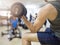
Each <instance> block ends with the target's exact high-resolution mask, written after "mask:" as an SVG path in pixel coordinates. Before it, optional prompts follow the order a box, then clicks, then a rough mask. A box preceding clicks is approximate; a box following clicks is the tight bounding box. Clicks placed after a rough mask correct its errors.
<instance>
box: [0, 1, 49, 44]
mask: <svg viewBox="0 0 60 45" xmlns="http://www.w3.org/2000/svg"><path fill="white" fill-rule="evenodd" d="M15 2H21V3H23V4H24V5H25V7H26V9H27V16H26V17H27V19H28V21H31V23H34V20H35V18H36V15H37V13H38V12H39V10H40V8H41V6H42V5H43V4H44V3H46V2H45V0H0V45H22V42H21V39H13V40H12V41H9V40H8V39H7V36H4V37H1V32H2V31H5V30H9V27H8V26H7V25H6V24H7V22H9V21H7V20H5V19H4V20H3V19H1V18H10V16H11V14H10V8H11V5H12V4H13V3H15ZM31 16H32V19H31ZM20 23H21V24H24V22H23V21H21V22H20ZM3 24H4V25H3ZM49 26H50V24H49V22H48V20H47V24H46V27H49ZM43 27H44V26H43ZM19 28H20V30H21V32H22V36H23V34H24V33H26V32H30V31H29V29H25V27H24V26H23V28H22V27H20V26H19ZM44 29H45V27H44V28H42V31H43V30H44ZM32 45H40V43H39V42H32Z"/></svg>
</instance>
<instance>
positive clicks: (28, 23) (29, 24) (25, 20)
mask: <svg viewBox="0 0 60 45" xmlns="http://www.w3.org/2000/svg"><path fill="white" fill-rule="evenodd" d="M22 19H23V21H24V22H25V24H26V26H27V27H28V28H29V29H30V31H31V32H34V27H33V24H32V23H31V22H29V21H28V20H27V19H26V18H25V16H23V17H22Z"/></svg>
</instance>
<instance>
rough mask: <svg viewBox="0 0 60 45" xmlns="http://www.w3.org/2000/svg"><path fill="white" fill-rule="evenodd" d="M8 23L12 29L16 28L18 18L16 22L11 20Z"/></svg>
mask: <svg viewBox="0 0 60 45" xmlns="http://www.w3.org/2000/svg"><path fill="white" fill-rule="evenodd" d="M10 23H11V24H12V28H16V27H17V24H18V18H17V19H16V20H13V19H11V20H10Z"/></svg>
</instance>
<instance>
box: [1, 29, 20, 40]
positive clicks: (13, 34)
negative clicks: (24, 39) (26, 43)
mask: <svg viewBox="0 0 60 45" xmlns="http://www.w3.org/2000/svg"><path fill="white" fill-rule="evenodd" d="M11 31H12V33H11V34H12V35H10V34H9V32H11ZM4 35H9V36H10V37H9V38H8V39H9V41H11V40H12V39H13V38H21V31H20V30H19V29H18V30H14V31H13V30H8V31H7V32H6V33H4V32H1V37H3V36H4ZM12 36H13V37H12Z"/></svg>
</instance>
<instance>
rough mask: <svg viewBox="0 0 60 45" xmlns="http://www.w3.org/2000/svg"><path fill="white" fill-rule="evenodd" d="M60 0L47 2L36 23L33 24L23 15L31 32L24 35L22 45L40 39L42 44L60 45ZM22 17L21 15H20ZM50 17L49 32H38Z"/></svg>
mask: <svg viewBox="0 0 60 45" xmlns="http://www.w3.org/2000/svg"><path fill="white" fill-rule="evenodd" d="M59 9H60V1H59V0H56V1H55V0H54V1H51V2H49V3H47V4H46V5H45V6H43V7H42V8H41V10H40V11H39V13H38V14H37V18H36V20H35V22H34V24H31V22H29V21H28V20H27V19H26V17H25V16H24V15H23V16H22V19H23V20H24V22H25V24H26V25H27V27H28V28H29V29H30V31H31V32H30V33H26V34H24V36H23V37H22V45H31V41H34V42H35V41H39V42H40V43H41V44H50V45H60V10H59ZM20 18H21V17H20ZM46 19H48V20H49V22H50V24H51V26H50V31H48V32H46V31H45V32H43V33H41V32H38V31H39V29H40V28H41V26H42V25H43V24H44V22H45V20H46Z"/></svg>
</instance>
